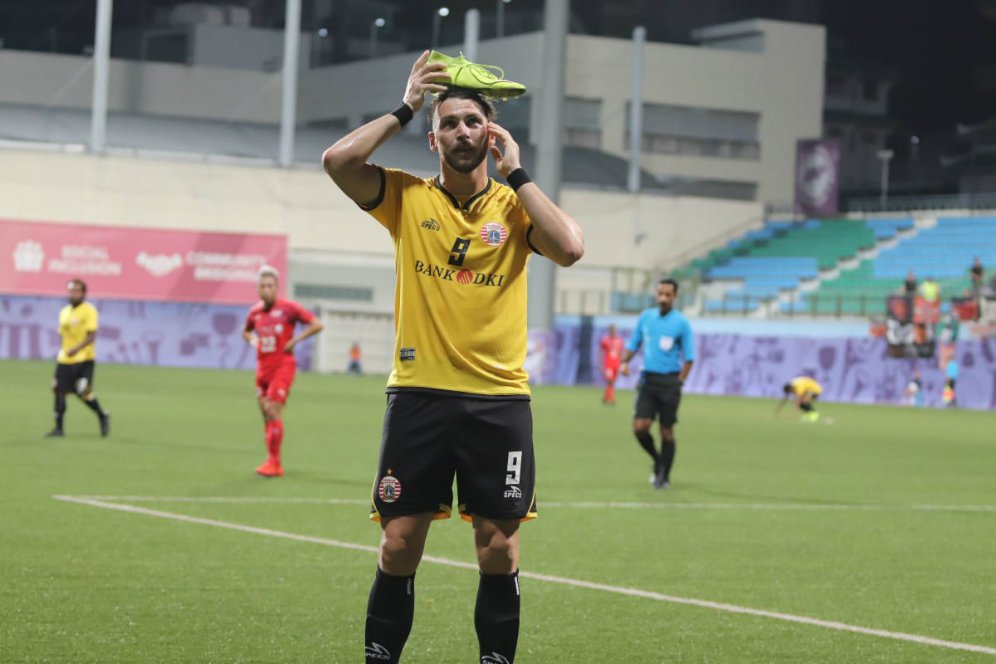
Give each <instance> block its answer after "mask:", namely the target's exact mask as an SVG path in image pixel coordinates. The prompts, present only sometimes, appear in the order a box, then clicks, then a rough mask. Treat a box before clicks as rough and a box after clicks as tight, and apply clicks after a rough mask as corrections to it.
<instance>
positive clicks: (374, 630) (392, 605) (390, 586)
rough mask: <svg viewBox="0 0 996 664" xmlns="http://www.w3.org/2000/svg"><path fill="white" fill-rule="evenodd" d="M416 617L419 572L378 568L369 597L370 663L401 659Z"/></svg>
mask: <svg viewBox="0 0 996 664" xmlns="http://www.w3.org/2000/svg"><path fill="white" fill-rule="evenodd" d="M414 617H415V575H414V574H413V575H411V576H391V575H390V574H387V573H385V572H382V571H381V570H380V568H377V576H376V577H375V578H374V582H373V587H372V588H370V599H369V600H368V601H367V627H366V643H365V649H364V653H365V654H366V662H367V664H385V662H386V663H389V664H395V663H396V662H397V661H398V660H400V659H401V650H402V648H404V647H405V641H407V640H408V635H409V634H410V633H411V631H412V619H413V618H414Z"/></svg>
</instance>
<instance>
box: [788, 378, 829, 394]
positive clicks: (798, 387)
mask: <svg viewBox="0 0 996 664" xmlns="http://www.w3.org/2000/svg"><path fill="white" fill-rule="evenodd" d="M789 384H790V385H791V386H792V391H793V392H795V393H796V394H797V395H803V394H806V393H809V394H812V395H813V396H819V395H820V394H821V393H822V392H823V387H822V386H821V385H820V384H819V383H817V382H816V380H815V379H813V378H810V377H809V376H799V377H798V378H793V379H792V380H791V381H790V382H789Z"/></svg>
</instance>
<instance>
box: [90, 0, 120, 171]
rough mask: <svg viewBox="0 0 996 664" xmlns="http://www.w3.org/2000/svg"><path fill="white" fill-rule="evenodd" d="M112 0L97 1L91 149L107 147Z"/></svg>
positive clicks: (95, 151)
mask: <svg viewBox="0 0 996 664" xmlns="http://www.w3.org/2000/svg"><path fill="white" fill-rule="evenodd" d="M113 13H114V0H97V23H96V26H95V27H94V41H93V98H92V99H91V102H90V152H93V153H94V154H100V153H102V152H103V151H104V149H105V148H106V147H107V88H108V79H109V76H108V70H109V69H110V66H111V16H112V15H113Z"/></svg>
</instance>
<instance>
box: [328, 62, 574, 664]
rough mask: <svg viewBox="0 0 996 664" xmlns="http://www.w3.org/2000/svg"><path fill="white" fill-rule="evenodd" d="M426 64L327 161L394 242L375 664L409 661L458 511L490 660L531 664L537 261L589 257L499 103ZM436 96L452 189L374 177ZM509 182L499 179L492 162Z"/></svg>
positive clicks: (371, 627)
mask: <svg viewBox="0 0 996 664" xmlns="http://www.w3.org/2000/svg"><path fill="white" fill-rule="evenodd" d="M428 57H429V52H428V51H426V52H424V53H423V54H422V55H421V56H420V57H419V58H418V60H416V62H415V64H414V65H413V67H412V70H411V74H410V76H409V78H408V84H407V87H406V89H405V93H404V97H403V103H402V105H401V106H400V107H399V108H398V109H397V110H396V111H394V112H393V113H389V114H386V115H384V116H381V117H379V118H377V119H375V120H373V121H371V122H368V123H367V124H365V125H363V126H362V127H359V128H358V129H356V130H354V131H353V132H351V133H350V134H348V135H347V136H345V137H344V138H342V139H341V140H340V141H338V142H337V143H336V144H335V145H333V146H332V147H330V148H329V149H328V150H326V151H325V154H324V156H323V165H324V167H325V170H326V172H327V173H328V174H329V175H330V176H331V177H332V179H333V180H334V181H335V183H336V184H337V185H338V186H339V188H340V189H342V191H343V192H344V193H345V194H346V195H347V196H349V197H350V198H351V199H353V201H355V202H356V203H357V204H358V205H359V206H360V207H361V208H363V209H364V210H366V211H367V212H368V213H369V214H370V215H371V216H372V217H374V219H376V220H377V221H378V222H379V223H380V224H381V225H383V226H384V227H385V228H386V229H387V231H388V232H389V233H390V236H391V239H392V241H393V243H394V251H395V259H396V261H395V262H396V272H397V283H396V291H395V333H396V344H395V356H394V369H393V371H392V373H391V376H390V378H389V379H388V384H387V392H388V403H387V412H386V414H385V416H384V428H383V435H382V441H381V455H380V465H379V468H378V471H377V476H376V479H375V482H374V487H373V491H372V497H371V498H372V502H373V507H372V514H371V516H372V517H373V518H374V519H376V520H379V521H380V526H381V530H382V536H381V545H380V556H379V561H378V562H379V565H378V569H377V574H376V577H375V580H374V583H373V587H372V589H371V591H370V598H369V602H368V604H367V620H366V634H365V656H366V661H367V662H368V663H370V662H375V663H377V664H382V663H384V662H397V661H399V658H400V656H401V651H402V648H403V647H404V645H405V641H406V640H407V638H408V634H409V632H410V631H411V626H412V617H413V614H414V607H415V599H414V578H415V571H416V568H417V567H418V564H419V561H420V560H421V558H422V552H423V550H424V547H425V540H426V535H427V534H428V530H429V524H430V523H431V522H432V521H433V519H437V518H446V517H448V516H449V514H450V510H451V505H452V500H453V496H452V486H453V478H454V475H455V476H456V481H457V489H458V493H459V497H458V509H459V511H460V513H461V515H462V516H463V517H464V518H465V519H466V520H468V521H470V522H471V523H472V524H473V530H474V544H475V547H476V551H477V560H478V565H479V567H480V573H481V574H480V583H479V586H478V593H477V605H476V608H475V612H474V624H475V627H476V629H477V637H478V642H479V646H480V658H481V659H480V661H481V662H507V663H511V662H513V661H514V658H515V649H516V644H517V640H518V633H519V582H518V564H519V562H518V561H519V536H518V529H519V523H520V522H521V521H524V520H527V519H529V518H532V517H534V516H535V491H534V479H535V467H534V463H533V441H532V415H531V412H530V407H529V385H528V383H527V375H526V372H525V371H524V369H523V363H524V362H525V357H526V341H527V335H526V262H527V260H528V259H529V257H530V255H531V254H532V253H538V254H541V255H543V256H546V257H547V258H549V259H550V260H552V261H553V262H555V263H557V264H558V265H561V266H564V267H567V266H569V265H571V264H573V263H574V262H576V261H577V260H578V259H580V258H581V255H582V254H583V253H584V240H583V237H582V233H581V229H580V228H579V226H578V224H577V222H576V221H575V220H574V219H573V218H571V217H570V216H569V215H568V214H567V213H566V212H564V211H563V210H561V209H560V208H559V207H557V205H556V204H554V203H553V201H551V200H550V199H549V198H548V197H547V196H546V195H545V194H544V193H543V192H542V191H541V190H540V188H539V187H538V186H537V185H536V184H535V183H533V182H532V181H531V180H530V179H529V177H528V176H527V175H526V172H525V171H524V170H523V169H522V167H521V164H520V163H519V146H518V144H517V143H516V142H515V140H514V139H513V138H512V136H511V135H510V134H509V132H508V131H506V130H505V129H504V128H503V127H501V126H500V125H498V124H496V123H495V122H494V118H495V112H494V107H493V106H492V105H491V103H490V102H489V101H488V100H487V99H485V98H484V97H482V96H480V95H479V94H478V93H475V92H472V91H468V90H462V89H458V88H451V87H448V86H446V85H445V84H444V83H445V82H446V81H448V80H450V79H449V76H448V75H447V74H446V68H445V65H443V64H430V63H427V62H426V61H427V59H428ZM426 93H434V94H436V97H435V98H434V99H433V101H432V103H431V105H430V107H429V119H430V121H431V123H432V127H431V131H430V132H429V135H428V139H429V149H430V151H432V152H435V153H436V154H437V155H438V156H439V175H437V176H435V177H432V178H419V177H415V176H414V175H410V174H408V173H406V172H404V171H400V170H395V169H389V168H382V167H380V166H376V165H374V164H371V163H369V161H368V160H369V159H370V157H371V155H372V154H373V152H374V151H375V150H376V149H377V148H378V147H379V146H380V145H381V144H382V143H384V142H385V141H387V140H388V139H389V138H391V137H392V136H393V135H394V134H396V133H398V131H399V130H400V129H401V127H403V126H404V125H405V124H406V123H407V122H408V121H410V120H411V119H412V117H413V116H414V114H415V113H416V112H418V111H419V110H420V109H421V108H422V105H423V101H424V95H425V94H426ZM489 154H490V156H491V158H492V159H494V163H495V168H496V170H497V172H498V174H499V175H500V176H501V177H502V178H503V179H504V180H505V181H506V182H507V183H508V185H507V186H506V185H504V184H500V183H499V182H497V181H495V180H492V179H490V178H489V177H488V170H487V168H488V163H487V159H488V156H489Z"/></svg>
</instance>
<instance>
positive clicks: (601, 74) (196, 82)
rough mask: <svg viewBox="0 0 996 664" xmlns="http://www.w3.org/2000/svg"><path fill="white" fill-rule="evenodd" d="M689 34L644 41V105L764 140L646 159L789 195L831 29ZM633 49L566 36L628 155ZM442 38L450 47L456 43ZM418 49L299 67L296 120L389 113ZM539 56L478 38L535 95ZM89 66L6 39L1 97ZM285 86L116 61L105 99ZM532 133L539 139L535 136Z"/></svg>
mask: <svg viewBox="0 0 996 664" xmlns="http://www.w3.org/2000/svg"><path fill="white" fill-rule="evenodd" d="M249 37H250V35H249V34H248V33H247V35H246V38H247V39H249ZM695 37H696V38H697V39H698V40H699V41H700V42H701V45H700V46H684V45H675V44H663V43H656V42H652V43H648V44H647V45H646V52H645V59H644V62H645V68H644V76H645V84H644V91H643V95H644V104H645V105H647V106H648V107H657V108H658V109H672V110H674V109H677V110H678V111H679V112H681V111H682V109H683V110H684V111H685V112H687V113H690V114H692V115H694V114H696V113H706V114H708V113H719V114H722V113H724V112H726V113H732V114H741V115H746V116H749V117H750V118H755V119H756V131H755V130H753V129H751V131H749V132H748V133H750V134H753V136H752V138H751V139H750V140H751V141H756V143H753V144H752V149H753V151H754V154H753V155H752V156H750V157H744V158H735V157H733V156H730V155H727V154H726V153H720V152H717V153H716V154H713V153H712V152H708V151H704V152H702V153H699V154H688V153H687V152H684V151H682V150H678V151H677V153H676V152H675V151H674V150H671V151H670V152H667V151H665V150H661V151H659V152H652V151H649V149H645V151H644V153H643V155H642V165H643V167H644V168H645V169H647V170H648V171H650V172H651V173H653V174H655V175H657V176H661V177H666V178H675V179H676V180H679V181H681V180H689V179H691V180H704V181H709V182H714V183H718V184H719V185H723V184H726V185H729V186H730V187H740V188H743V187H746V188H747V190H748V191H752V192H753V197H754V199H755V200H760V201H767V202H785V201H788V200H791V197H792V186H793V171H794V159H795V145H796V141H797V140H798V139H804V138H816V137H819V136H821V135H822V115H823V114H822V109H823V80H824V76H823V71H824V61H825V42H826V34H825V30H824V29H823V28H822V27H820V26H813V25H803V24H796V23H785V22H779V21H768V20H751V21H743V22H740V23H733V24H727V25H722V26H712V27H709V28H704V29H702V30H699V31H697V33H696V35H695ZM632 49H633V45H632V42H630V41H629V40H623V39H608V38H600V37H587V36H580V35H570V36H569V37H568V46H567V71H566V76H565V93H566V95H567V97H568V98H569V99H574V100H587V101H591V102H592V103H595V104H597V107H598V110H597V115H598V128H597V133H598V137H597V138H591V139H590V140H595V141H597V143H598V145H597V146H591V147H598V148H600V149H601V150H603V151H605V152H609V153H612V154H614V155H617V156H620V157H623V158H625V157H626V156H627V149H626V141H627V139H626V133H627V129H626V123H627V118H628V112H627V105H628V101H629V97H630V88H631V76H632V72H631V64H630V63H631V61H632ZM447 50H449V51H451V52H455V51H456V50H458V47H457V46H452V47H449V48H448V49H447ZM416 55H417V54H416V53H405V54H400V55H394V56H390V57H386V58H378V59H376V60H365V61H356V62H351V63H348V64H344V65H339V66H335V67H320V68H314V69H302V71H301V72H300V81H299V82H300V85H299V98H298V108H297V120H298V121H299V122H301V123H319V122H342V123H345V125H344V126H355V125H357V124H359V123H360V122H361V121H362V120H363V119H365V118H369V117H372V116H375V115H379V114H382V113H384V112H387V111H389V110H390V109H391V108H393V107H395V106H396V105H397V103H398V99H399V98H400V96H401V94H402V92H403V91H404V86H405V80H406V77H407V74H408V72H409V70H410V68H411V62H412V61H413V59H414V58H415V56H416ZM542 58H543V35H542V34H541V33H530V34H523V35H516V36H513V37H508V38H505V39H500V40H497V39H491V40H483V41H482V42H481V43H480V45H479V52H478V59H479V61H481V62H495V63H500V64H501V66H502V67H503V68H504V70H505V71H506V72H507V73H508V76H509V78H512V79H514V80H519V81H521V82H522V83H524V84H525V85H526V86H527V87H528V88H529V90H530V97H531V99H532V101H533V102H535V100H536V99H538V94H537V93H538V91H539V90H540V89H541V88H542V86H543V81H542V80H541V72H540V68H538V67H537V66H536V63H537V62H539V61H540V60H541V59H542ZM91 66H92V65H91V61H90V59H89V58H86V57H83V56H68V55H54V54H43V53H25V52H17V51H9V50H0V80H3V81H4V83H5V85H4V86H3V87H2V88H0V104H11V105H21V106H40V107H45V108H75V109H85V108H88V106H89V102H90V94H91V77H92V72H91ZM280 89H281V84H280V75H279V73H267V72H259V71H247V70H238V69H225V68H218V67H206V66H189V65H178V64H167V63H155V62H139V61H125V60H112V61H111V66H110V91H109V95H110V98H109V110H110V111H111V112H119V113H141V114H148V115H153V116H161V117H182V118H202V119H213V120H222V121H229V120H230V121H240V122H256V123H264V124H269V125H271V126H272V125H275V124H277V123H278V122H279V119H280ZM529 110H530V113H531V120H532V121H531V125H532V127H534V128H535V127H537V126H538V124H537V121H538V117H539V112H540V109H539V105H538V104H537V103H532V104H531V105H530V107H529ZM648 118H649V116H648ZM751 122H753V120H752V121H751ZM680 125H681V123H680V122H679V123H677V124H675V123H673V122H672V123H670V124H665V125H662V126H659V127H657V130H658V131H659V132H664V134H667V133H668V132H672V131H676V132H678V133H679V134H682V136H683V137H684V138H690V139H691V141H692V142H695V141H696V140H698V139H701V140H703V141H705V142H710V141H713V142H715V140H714V139H717V140H720V141H722V134H723V133H724V128H723V127H722V126H714V127H710V128H709V129H708V130H706V132H705V134H703V135H702V136H698V135H697V134H696V133H695V132H694V131H691V133H688V132H689V129H688V128H687V127H685V128H683V127H682V126H680ZM644 130H645V136H646V134H647V132H648V131H649V132H651V133H653V131H654V127H652V126H648V125H647V124H645V126H644ZM410 131H412V132H419V131H421V129H420V127H419V125H418V123H412V125H411V129H410ZM710 132H712V133H710ZM717 132H718V133H717ZM520 140H521V139H520ZM530 140H531V141H533V142H535V140H536V136H535V135H534V136H531V137H530ZM710 155H711V156H710Z"/></svg>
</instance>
